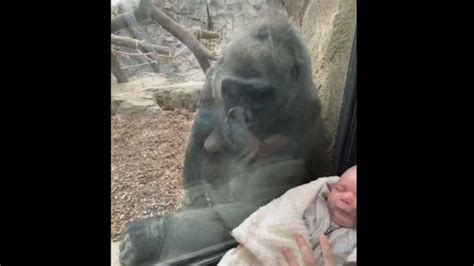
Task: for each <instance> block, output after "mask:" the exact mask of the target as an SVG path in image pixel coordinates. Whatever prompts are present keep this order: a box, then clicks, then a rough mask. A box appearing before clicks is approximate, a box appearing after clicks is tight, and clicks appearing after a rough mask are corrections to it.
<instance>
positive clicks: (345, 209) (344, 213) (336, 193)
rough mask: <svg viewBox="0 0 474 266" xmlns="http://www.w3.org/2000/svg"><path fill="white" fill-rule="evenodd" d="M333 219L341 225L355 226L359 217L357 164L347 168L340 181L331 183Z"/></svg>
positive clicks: (330, 203) (330, 204)
mask: <svg viewBox="0 0 474 266" xmlns="http://www.w3.org/2000/svg"><path fill="white" fill-rule="evenodd" d="M329 190H330V192H329V196H328V201H327V202H328V207H329V213H330V215H331V219H332V220H333V221H334V222H335V223H337V224H338V225H340V226H344V227H355V224H356V217H357V166H355V165H354V166H352V167H351V168H349V169H347V170H346V171H345V172H344V173H343V174H342V176H341V178H340V179H339V181H338V182H336V183H334V184H331V185H329Z"/></svg>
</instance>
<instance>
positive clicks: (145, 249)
mask: <svg viewBox="0 0 474 266" xmlns="http://www.w3.org/2000/svg"><path fill="white" fill-rule="evenodd" d="M166 221H167V217H153V218H148V219H145V220H142V221H139V222H135V223H130V224H129V225H128V226H127V228H126V229H125V232H124V234H123V238H122V241H121V243H120V262H121V263H122V265H134V264H140V263H142V262H145V261H146V262H150V259H156V260H158V259H159V257H160V253H161V249H162V242H163V239H164V238H165V234H166Z"/></svg>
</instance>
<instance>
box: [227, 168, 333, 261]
mask: <svg viewBox="0 0 474 266" xmlns="http://www.w3.org/2000/svg"><path fill="white" fill-rule="evenodd" d="M337 180H339V177H338V176H332V177H324V178H318V179H316V180H314V181H312V182H310V183H307V184H304V185H301V186H298V187H295V188H292V189H290V190H288V191H287V192H286V193H285V194H283V195H282V196H281V197H279V198H277V199H275V200H273V201H271V202H270V203H268V204H267V205H265V206H263V207H260V208H259V209H258V210H257V211H255V212H254V213H253V214H252V215H250V216H249V217H248V218H247V219H246V220H245V221H244V222H243V223H241V224H240V225H239V226H238V227H237V228H235V229H234V230H232V232H231V233H232V235H233V236H234V238H235V239H236V240H237V242H239V243H240V244H241V245H240V246H239V247H237V248H234V249H231V250H229V251H228V252H227V253H226V254H225V255H224V257H223V258H222V260H221V261H220V262H219V265H287V263H286V261H285V259H284V257H283V255H282V253H281V250H282V248H284V247H287V248H289V249H290V250H291V251H292V253H293V254H294V256H295V257H296V259H297V261H298V262H299V264H300V265H304V264H303V259H302V257H301V253H300V251H299V248H298V246H297V244H296V241H295V239H294V237H293V236H294V234H301V235H302V236H303V237H304V238H305V240H306V241H308V229H307V227H306V226H305V223H304V220H303V213H304V211H305V210H306V208H308V206H309V205H310V204H311V202H312V200H313V199H314V198H315V197H316V195H318V194H319V192H320V191H321V190H322V189H323V190H326V193H327V185H326V184H327V183H334V182H336V181H337ZM328 216H329V215H328ZM318 218H319V217H318ZM323 218H326V219H328V220H329V217H323ZM336 231H337V230H336ZM336 231H335V232H336ZM308 242H309V241H308Z"/></svg>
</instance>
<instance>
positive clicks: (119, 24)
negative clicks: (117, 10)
mask: <svg viewBox="0 0 474 266" xmlns="http://www.w3.org/2000/svg"><path fill="white" fill-rule="evenodd" d="M132 12H133V13H134V15H135V17H136V18H137V21H138V22H140V23H142V22H145V21H146V20H147V15H146V13H144V12H142V10H140V9H139V8H137V9H134V10H133V11H128V12H125V13H123V14H121V15H119V16H117V17H115V18H114V19H112V22H111V32H112V33H114V32H117V31H118V30H120V29H123V28H127V27H129V25H128V22H127V16H129V15H131V13H132Z"/></svg>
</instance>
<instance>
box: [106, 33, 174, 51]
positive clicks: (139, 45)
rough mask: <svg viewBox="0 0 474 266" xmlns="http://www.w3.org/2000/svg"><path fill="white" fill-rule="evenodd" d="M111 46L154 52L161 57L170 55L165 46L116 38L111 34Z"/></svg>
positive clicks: (122, 37)
mask: <svg viewBox="0 0 474 266" xmlns="http://www.w3.org/2000/svg"><path fill="white" fill-rule="evenodd" d="M111 41H112V44H115V45H118V46H125V47H129V48H135V49H137V48H138V49H140V50H142V51H153V50H155V52H156V53H158V54H161V55H168V56H169V55H171V50H170V49H169V48H168V47H166V46H159V45H156V44H152V43H149V42H146V41H145V40H141V41H139V40H137V39H132V38H128V37H124V36H118V35H115V34H112V39H111Z"/></svg>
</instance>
